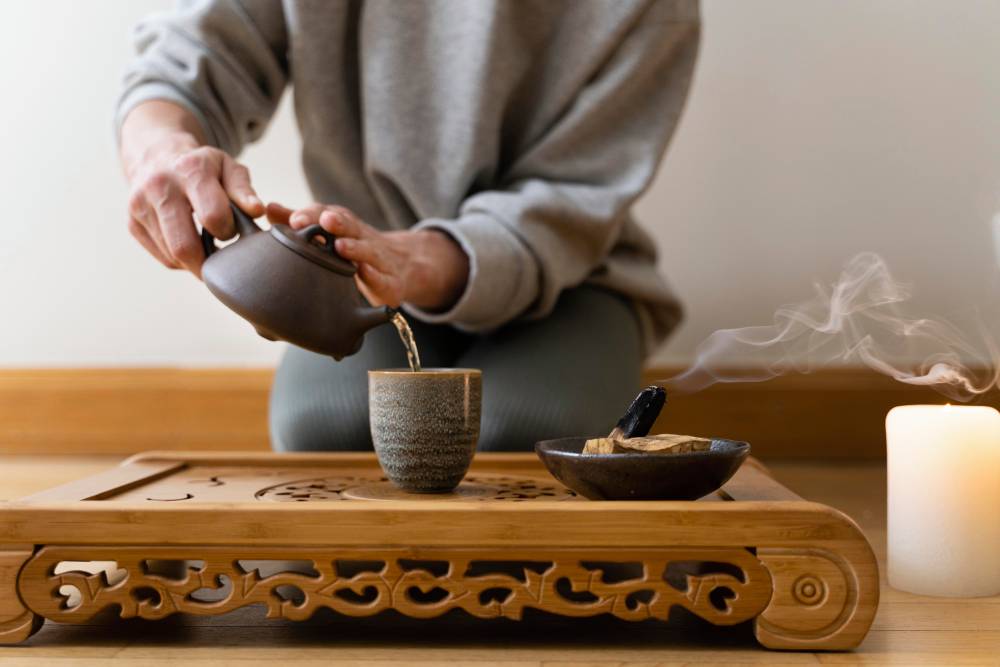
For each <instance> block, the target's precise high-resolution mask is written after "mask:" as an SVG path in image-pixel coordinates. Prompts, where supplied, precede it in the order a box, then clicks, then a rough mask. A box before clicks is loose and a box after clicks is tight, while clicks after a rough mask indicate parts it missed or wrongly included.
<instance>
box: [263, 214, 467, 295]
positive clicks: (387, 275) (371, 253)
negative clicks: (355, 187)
mask: <svg viewBox="0 0 1000 667" xmlns="http://www.w3.org/2000/svg"><path fill="white" fill-rule="evenodd" d="M267 219H268V220H270V221H271V223H273V224H290V225H291V226H292V227H294V228H295V229H302V228H303V227H308V226H309V225H314V224H319V225H320V226H322V227H323V229H325V230H326V231H328V232H330V233H331V234H333V235H334V236H336V237H337V241H336V244H335V248H336V250H337V253H338V254H339V255H340V256H341V257H343V258H344V259H347V260H350V261H351V262H354V264H355V265H356V266H357V267H358V272H357V275H356V276H355V280H356V281H357V283H358V288H359V289H360V290H361V293H362V294H364V295H365V298H367V299H368V301H369V302H370V303H371V304H372V305H382V304H386V305H389V306H392V307H393V308H397V307H399V304H401V303H403V302H406V303H409V304H413V305H414V306H417V307H418V308H423V309H426V310H436V311H443V310H447V309H448V308H449V307H451V306H452V305H454V303H455V302H456V301H457V300H458V298H459V297H460V296H461V295H462V291H463V290H464V289H465V285H466V282H467V281H468V279H469V258H468V257H467V256H466V254H465V251H463V250H462V248H461V247H459V245H458V243H456V242H455V241H454V240H453V239H452V238H451V237H450V236H449V235H447V234H445V233H444V232H440V231H437V230H432V229H427V230H424V229H421V230H416V231H394V232H383V231H379V230H377V229H375V228H374V227H372V226H371V225H368V224H365V223H364V222H362V221H361V220H359V219H358V218H357V216H355V215H354V214H353V213H352V212H351V211H349V210H348V209H346V208H344V207H343V206H327V205H323V204H313V205H312V206H307V207H305V208H300V209H298V210H294V211H293V210H292V209H289V208H286V207H284V206H282V205H280V204H273V203H272V204H268V205H267Z"/></svg>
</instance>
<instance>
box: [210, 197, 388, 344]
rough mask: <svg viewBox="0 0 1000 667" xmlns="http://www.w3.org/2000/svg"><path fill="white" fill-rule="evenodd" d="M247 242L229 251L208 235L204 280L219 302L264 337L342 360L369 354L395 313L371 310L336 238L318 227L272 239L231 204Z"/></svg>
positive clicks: (286, 230) (285, 229)
mask: <svg viewBox="0 0 1000 667" xmlns="http://www.w3.org/2000/svg"><path fill="white" fill-rule="evenodd" d="M230 208H231V209H232V211H233V220H234V221H235V223H236V232H237V234H238V235H239V239H238V240H237V241H235V242H233V243H231V244H229V245H227V246H225V247H223V248H218V247H216V245H215V238H214V237H213V236H212V235H211V234H210V233H209V232H208V230H205V229H202V231H201V239H202V244H203V247H204V249H205V257H206V259H205V264H204V266H203V267H202V270H201V277H202V280H204V281H205V284H206V285H207V286H208V289H209V290H210V291H211V292H212V294H214V295H215V296H216V297H217V298H218V299H219V301H221V302H222V303H224V304H226V305H227V306H228V307H229V308H230V309H231V310H233V311H234V312H236V314H238V315H239V316H240V317H242V318H243V319H245V320H247V321H248V322H250V323H251V324H252V325H253V326H254V328H255V329H256V330H257V333H259V334H260V335H261V336H263V337H264V338H267V339H268V340H284V341H288V342H289V343H291V344H292V345H297V346H298V347H301V348H305V349H307V350H311V351H313V352H317V353H319V354H327V355H330V356H331V357H333V358H334V359H337V360H338V361H339V360H340V359H342V358H344V357H345V356H348V355H351V354H354V353H355V352H357V351H358V350H359V349H360V348H361V340H362V337H363V336H364V334H365V332H366V331H368V330H369V329H371V328H372V327H374V326H377V325H379V324H383V323H385V322H388V321H389V319H390V318H391V317H392V316H393V315H394V314H395V311H394V310H393V309H392V308H389V307H388V306H382V307H378V308H373V307H371V306H369V305H367V304H366V303H365V301H364V299H363V298H362V296H361V292H359V291H358V288H357V286H356V285H355V283H354V273H355V268H354V265H353V264H351V263H350V262H348V261H347V260H345V259H344V258H343V257H341V256H340V255H338V254H337V251H336V250H335V249H334V247H333V242H334V241H335V240H336V237H335V236H334V235H333V234H331V233H329V232H328V231H326V230H325V229H323V228H322V227H320V226H319V225H311V226H309V227H306V228H304V229H299V230H295V229H292V228H291V227H290V226H288V225H273V226H272V227H271V229H270V231H268V232H265V231H264V230H263V229H261V228H260V227H258V226H257V224H256V223H255V222H254V221H253V220H252V219H251V218H250V217H249V216H248V215H247V214H246V213H244V212H243V211H241V210H240V209H239V207H237V206H236V205H235V204H230Z"/></svg>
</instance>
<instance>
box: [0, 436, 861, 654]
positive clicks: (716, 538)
mask: <svg viewBox="0 0 1000 667" xmlns="http://www.w3.org/2000/svg"><path fill="white" fill-rule="evenodd" d="M381 478H382V475H381V469H380V468H379V466H378V463H377V462H376V460H375V458H374V456H373V455H371V454H363V453H353V454H306V455H296V454H229V453H227V454H210V453H176V452H174V453H155V452H154V453H149V454H142V455H139V456H136V457H133V458H131V459H129V460H128V461H126V462H125V463H123V464H122V465H121V466H119V467H118V468H115V469H113V470H110V471H107V472H105V473H102V474H99V475H95V476H93V477H89V478H86V479H82V480H79V481H76V482H72V483H70V484H67V485H64V486H61V487H59V488H56V489H53V490H51V491H46V492H43V493H41V494H37V495H35V496H31V497H28V498H25V499H22V500H19V501H16V502H11V503H4V504H0V643H8V644H9V643H16V642H20V641H22V640H24V639H26V638H27V637H29V636H30V635H31V634H32V633H33V632H34V631H35V630H37V629H38V628H39V627H40V626H41V624H42V622H43V619H50V620H53V621H59V622H66V623H81V622H85V621H87V620H88V619H89V618H91V617H92V616H94V615H95V614H96V613H97V612H99V611H101V610H104V609H106V608H109V607H110V608H119V609H120V615H121V616H122V617H124V618H130V617H141V618H145V619H160V618H164V617H165V616H168V615H170V614H173V613H176V612H183V613H188V614H206V615H207V614H223V613H226V612H228V611H232V610H234V609H237V608H239V607H243V606H246V605H250V604H263V605H266V607H267V614H268V616H269V617H271V618H286V619H292V620H297V619H305V618H307V617H309V616H310V615H312V614H313V612H315V611H316V610H317V609H319V608H321V607H327V608H330V609H332V610H334V611H335V612H339V613H341V614H345V615H348V616H369V615H372V614H376V613H379V612H381V611H384V610H387V609H395V610H396V611H398V612H400V613H402V614H405V615H407V616H412V617H418V618H432V617H435V616H439V615H441V614H443V613H445V612H447V611H450V610H452V609H454V608H461V609H463V610H465V611H466V612H467V613H469V614H472V615H474V616H478V617H483V618H495V617H506V618H510V619H520V618H521V617H522V614H523V612H524V610H525V609H526V608H535V609H540V610H544V611H547V612H551V613H554V614H561V615H564V616H593V615H597V614H613V615H614V616H618V617H620V618H623V619H628V620H643V619H647V618H650V617H652V618H658V619H664V620H666V619H667V617H668V613H669V611H670V609H671V607H675V606H679V607H683V608H685V609H687V610H688V611H690V612H691V613H693V614H695V615H697V616H699V617H701V618H703V619H705V620H707V621H709V622H710V623H713V624H716V625H733V624H737V623H741V622H744V621H749V620H751V619H752V620H753V623H754V627H755V632H756V636H757V639H758V640H759V641H760V643H761V644H762V645H764V646H766V647H768V648H780V649H809V650H816V649H848V648H852V647H854V646H856V645H857V644H858V643H859V642H860V641H861V640H862V638H864V636H865V634H866V633H867V632H868V628H869V626H870V625H871V622H872V618H873V617H874V615H875V609H876V606H877V604H878V590H879V589H878V571H877V566H876V562H875V558H874V556H873V554H872V550H871V548H870V546H869V545H868V543H867V542H866V541H865V538H864V537H863V536H862V534H861V532H860V531H859V530H858V528H857V526H856V525H855V524H854V522H853V521H851V520H850V519H849V518H847V517H846V516H845V515H843V514H841V513H840V512H838V511H837V510H834V509H832V508H830V507H826V506H824V505H820V504H817V503H812V502H808V501H806V500H803V499H802V498H800V497H798V496H796V495H795V494H793V493H792V492H791V491H789V490H788V489H786V488H784V487H783V486H781V485H780V484H778V483H777V482H776V481H774V480H773V479H772V478H771V477H770V476H769V475H768V474H767V472H766V470H765V469H764V468H763V467H762V466H761V465H760V464H759V463H757V462H756V461H754V460H753V459H750V460H748V461H747V463H746V464H744V466H743V468H742V469H741V470H740V471H739V472H738V473H737V474H736V476H735V477H734V478H733V479H732V480H731V481H730V482H729V483H728V484H727V485H726V486H725V487H724V488H723V489H722V490H721V491H720V492H718V493H717V494H714V495H713V496H709V497H706V498H703V499H702V500H699V501H694V502H592V501H588V500H583V499H581V498H578V497H576V496H575V495H573V494H572V493H571V492H569V491H567V490H566V489H565V488H563V487H562V486H561V485H559V484H558V483H557V482H556V481H555V480H554V479H553V478H552V477H550V476H549V475H548V473H547V472H546V471H545V470H544V468H542V466H541V464H540V463H539V462H538V460H537V459H536V458H535V456H534V455H532V454H492V455H491V454H480V455H478V456H477V457H476V460H475V462H474V464H473V467H472V470H471V471H470V473H469V476H468V477H467V479H466V482H463V487H461V489H462V492H461V493H458V494H453V495H450V496H444V497H433V496H419V497H413V496H407V495H406V494H402V493H399V492H395V491H394V490H393V489H392V487H390V486H388V484H387V483H385V482H381V483H380V481H379V480H380V479H381ZM93 561H105V562H110V563H106V564H105V566H104V570H103V571H101V570H100V569H99V568H98V567H95V564H94V563H93ZM171 561H172V563H171ZM184 561H187V562H186V563H185V562H184ZM247 561H307V562H308V561H311V562H312V563H313V571H312V572H308V573H299V572H295V571H289V570H287V569H285V570H282V569H280V568H279V569H278V571H277V572H275V573H268V572H267V571H265V570H266V568H264V567H261V566H260V565H259V564H258V565H254V564H248V563H247ZM164 562H166V565H168V566H169V565H171V564H172V565H173V566H174V567H173V571H171V569H170V568H166V569H164ZM258 567H259V568H260V569H257V568H258ZM272 569H273V568H272ZM300 569H301V568H300ZM262 571H264V574H262V573H261V572H262ZM94 572H96V574H95V573H94ZM289 585H291V586H294V587H297V588H298V589H299V599H295V598H294V597H293V598H292V599H287V596H283V595H282V594H279V591H278V590H276V589H278V588H279V587H281V588H282V589H283V590H287V588H288V586H289ZM213 589H214V590H213ZM303 596H304V597H303ZM69 601H72V605H71V604H70V603H69Z"/></svg>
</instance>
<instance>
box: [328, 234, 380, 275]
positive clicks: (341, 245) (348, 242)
mask: <svg viewBox="0 0 1000 667" xmlns="http://www.w3.org/2000/svg"><path fill="white" fill-rule="evenodd" d="M334 247H335V248H336V250H337V254H338V255H340V256H341V257H343V258H344V259H348V260H350V261H352V262H358V263H361V262H364V263H366V264H371V265H372V266H373V267H374V268H376V269H378V270H379V271H380V272H381V273H393V268H394V267H393V266H392V264H391V262H389V261H388V258H387V257H386V255H385V253H383V252H382V244H381V243H379V242H378V241H377V240H370V241H361V240H358V239H347V238H338V239H337V242H336V244H335V246H334Z"/></svg>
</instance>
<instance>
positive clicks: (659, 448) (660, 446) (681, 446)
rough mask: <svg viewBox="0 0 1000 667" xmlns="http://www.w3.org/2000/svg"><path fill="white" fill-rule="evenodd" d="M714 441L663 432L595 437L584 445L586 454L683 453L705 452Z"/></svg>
mask: <svg viewBox="0 0 1000 667" xmlns="http://www.w3.org/2000/svg"><path fill="white" fill-rule="evenodd" d="M711 446H712V441H711V440H706V439H705V438H696V437H693V436H690V435H674V434H663V435H653V436H646V437H642V438H623V439H617V438H593V439H591V440H588V441H587V442H586V443H585V444H584V447H583V453H584V454H682V453H685V452H703V451H706V450H708V449H709V448H711Z"/></svg>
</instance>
